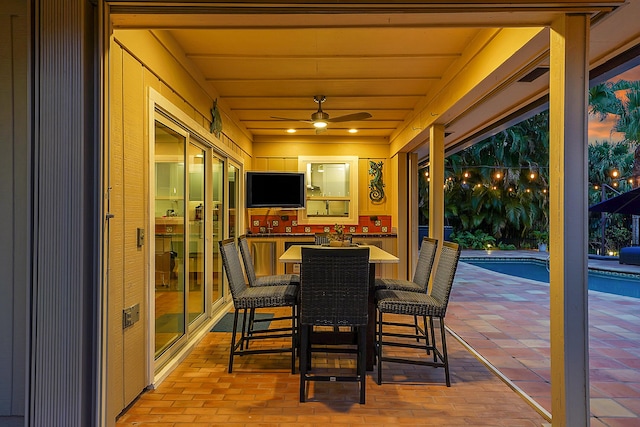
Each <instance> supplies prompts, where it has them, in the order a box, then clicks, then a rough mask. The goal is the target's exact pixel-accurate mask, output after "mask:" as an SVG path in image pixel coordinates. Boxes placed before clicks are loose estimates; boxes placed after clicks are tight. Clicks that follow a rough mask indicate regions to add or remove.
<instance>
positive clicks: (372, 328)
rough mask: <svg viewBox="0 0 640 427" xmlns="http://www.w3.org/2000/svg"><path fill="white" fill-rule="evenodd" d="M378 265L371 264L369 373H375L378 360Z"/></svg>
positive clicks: (368, 339)
mask: <svg viewBox="0 0 640 427" xmlns="http://www.w3.org/2000/svg"><path fill="white" fill-rule="evenodd" d="M375 288H376V264H369V301H368V309H369V311H368V319H367V371H373V366H374V365H375V360H376V301H375V294H376V289H375Z"/></svg>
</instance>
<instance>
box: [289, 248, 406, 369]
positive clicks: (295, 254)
mask: <svg viewBox="0 0 640 427" xmlns="http://www.w3.org/2000/svg"><path fill="white" fill-rule="evenodd" d="M354 246H357V247H367V248H369V264H371V265H372V267H373V268H369V295H368V301H367V306H368V320H367V349H366V352H367V355H366V365H367V371H372V370H373V366H374V365H375V360H376V356H375V336H376V302H375V282H376V268H375V267H376V265H377V264H393V263H399V262H400V259H399V258H398V257H397V256H395V255H393V254H390V253H389V252H387V251H385V250H383V249H381V248H379V247H377V246H374V245H366V244H354V245H352V246H343V247H340V246H329V245H291V246H290V247H289V248H288V249H287V250H286V251H284V252H283V253H282V255H280V258H279V261H280V262H282V263H292V264H302V248H304V247H309V248H318V247H321V248H330V249H336V248H337V249H344V250H349V248H351V247H354ZM301 268H304V266H302V267H301ZM344 336H345V334H341V333H334V334H332V333H331V332H324V333H322V334H312V337H311V340H312V342H313V343H317V344H344V343H345V342H344V341H343V340H342V337H344ZM347 339H352V338H347Z"/></svg>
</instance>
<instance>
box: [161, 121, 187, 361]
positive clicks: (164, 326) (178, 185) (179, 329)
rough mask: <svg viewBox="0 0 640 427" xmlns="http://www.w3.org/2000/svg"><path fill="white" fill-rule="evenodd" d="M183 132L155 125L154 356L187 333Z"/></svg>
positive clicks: (184, 144) (163, 125)
mask: <svg viewBox="0 0 640 427" xmlns="http://www.w3.org/2000/svg"><path fill="white" fill-rule="evenodd" d="M186 146H187V138H186V135H184V134H183V133H181V132H180V131H179V130H177V129H172V128H171V127H169V126H167V125H165V124H163V123H160V122H156V126H155V146H154V152H155V200H154V204H155V208H154V211H155V221H154V223H155V251H154V252H155V253H154V261H155V263H154V264H155V356H156V358H158V357H159V356H160V355H161V354H162V353H163V352H164V351H166V350H167V349H168V348H169V347H170V346H171V345H173V344H174V343H175V342H177V341H178V340H180V339H181V338H182V337H183V336H184V335H185V332H186V329H185V325H186V323H185V317H186V316H185V313H186V309H185V307H186V305H185V301H186V287H185V249H184V246H185V245H184V242H185V226H186V222H185V213H187V212H188V209H187V204H186V201H185V167H184V165H185V148H186Z"/></svg>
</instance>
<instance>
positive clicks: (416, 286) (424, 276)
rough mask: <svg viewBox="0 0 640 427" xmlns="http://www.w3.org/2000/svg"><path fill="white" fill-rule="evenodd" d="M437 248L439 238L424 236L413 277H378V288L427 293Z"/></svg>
mask: <svg viewBox="0 0 640 427" xmlns="http://www.w3.org/2000/svg"><path fill="white" fill-rule="evenodd" d="M437 249H438V239H432V238H430V237H423V238H422V245H421V246H420V254H419V255H418V263H417V264H416V270H415V272H414V273H413V279H412V280H404V279H388V278H382V277H381V278H377V279H376V290H379V289H392V290H395V291H409V292H423V293H426V292H427V287H428V286H429V277H430V276H431V270H432V269H433V261H434V260H435V258H436V251H437Z"/></svg>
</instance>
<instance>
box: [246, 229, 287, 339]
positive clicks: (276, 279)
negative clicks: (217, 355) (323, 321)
mask: <svg viewBox="0 0 640 427" xmlns="http://www.w3.org/2000/svg"><path fill="white" fill-rule="evenodd" d="M238 247H239V248H240V254H241V255H242V264H243V265H244V272H245V275H246V276H247V280H248V281H249V286H250V287H255V286H282V285H295V286H298V285H299V284H300V275H298V274H271V275H266V276H257V275H256V270H255V268H254V265H253V259H252V258H251V251H250V250H249V242H248V240H247V236H246V234H243V235H241V236H239V237H238ZM283 319H286V318H281V317H276V318H272V319H256V316H255V310H250V311H249V320H248V324H247V332H246V333H247V335H253V333H254V331H255V326H257V324H259V323H262V322H274V321H278V320H283ZM246 344H248V342H245V345H246Z"/></svg>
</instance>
